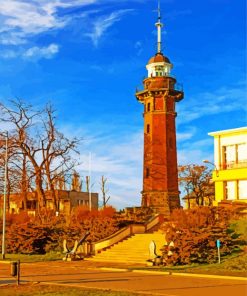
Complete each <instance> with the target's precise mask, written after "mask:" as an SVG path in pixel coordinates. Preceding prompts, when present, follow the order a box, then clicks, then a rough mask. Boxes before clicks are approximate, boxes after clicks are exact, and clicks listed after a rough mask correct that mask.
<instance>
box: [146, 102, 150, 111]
mask: <svg viewBox="0 0 247 296" xmlns="http://www.w3.org/2000/svg"><path fill="white" fill-rule="evenodd" d="M150 109H151V104H150V103H148V107H147V111H148V112H149V111H150Z"/></svg>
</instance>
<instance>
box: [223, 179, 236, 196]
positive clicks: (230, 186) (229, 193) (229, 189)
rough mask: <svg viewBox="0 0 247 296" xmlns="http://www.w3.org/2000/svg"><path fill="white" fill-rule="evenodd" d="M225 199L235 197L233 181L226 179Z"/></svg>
mask: <svg viewBox="0 0 247 296" xmlns="http://www.w3.org/2000/svg"><path fill="white" fill-rule="evenodd" d="M225 192H226V199H227V200H233V199H235V198H236V197H235V181H227V182H226V184H225Z"/></svg>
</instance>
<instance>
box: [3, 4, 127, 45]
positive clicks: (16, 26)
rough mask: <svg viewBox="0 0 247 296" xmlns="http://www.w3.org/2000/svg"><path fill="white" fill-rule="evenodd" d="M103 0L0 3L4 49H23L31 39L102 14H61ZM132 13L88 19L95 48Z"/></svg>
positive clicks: (88, 29)
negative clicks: (72, 22) (5, 47)
mask: <svg viewBox="0 0 247 296" xmlns="http://www.w3.org/2000/svg"><path fill="white" fill-rule="evenodd" d="M98 2H100V1H99V0H70V1H66V0H8V1H5V0H0V43H1V44H4V45H20V44H25V43H27V42H28V40H29V38H30V37H32V36H35V35H37V34H40V33H44V32H48V31H50V30H57V29H61V28H63V27H65V26H67V25H68V24H69V23H70V22H71V21H72V20H74V19H75V18H78V17H80V18H83V17H84V18H85V17H87V16H88V15H89V14H96V13H102V12H100V11H96V10H92V11H90V10H86V9H85V10H84V11H83V12H80V14H77V15H76V16H75V15H73V17H72V16H71V14H70V13H68V14H63V15H61V14H59V12H60V9H63V11H64V10H65V9H71V8H77V7H85V6H87V5H90V4H96V3H98ZM129 11H131V9H123V10H118V11H114V12H112V13H110V14H108V15H104V16H100V17H99V16H98V17H94V20H93V21H92V19H89V18H87V26H86V27H85V32H86V33H85V36H87V37H89V38H90V39H91V40H92V42H93V44H94V45H95V46H97V45H98V42H99V39H100V38H101V37H102V35H103V34H104V33H105V32H106V31H107V30H108V28H109V27H111V26H112V25H113V24H114V23H115V22H117V21H119V20H120V19H121V17H122V16H123V15H125V14H126V13H127V12H129Z"/></svg>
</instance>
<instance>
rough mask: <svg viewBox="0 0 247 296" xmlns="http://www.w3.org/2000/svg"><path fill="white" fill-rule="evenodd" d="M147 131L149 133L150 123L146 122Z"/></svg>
mask: <svg viewBox="0 0 247 296" xmlns="http://www.w3.org/2000/svg"><path fill="white" fill-rule="evenodd" d="M147 133H148V134H149V133H150V125H149V124H147Z"/></svg>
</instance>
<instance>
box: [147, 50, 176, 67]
mask: <svg viewBox="0 0 247 296" xmlns="http://www.w3.org/2000/svg"><path fill="white" fill-rule="evenodd" d="M160 62H165V63H168V64H170V63H171V62H170V60H169V59H168V58H167V57H165V56H164V55H163V54H162V53H156V55H155V56H153V57H151V59H150V60H149V61H148V64H152V63H160Z"/></svg>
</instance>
